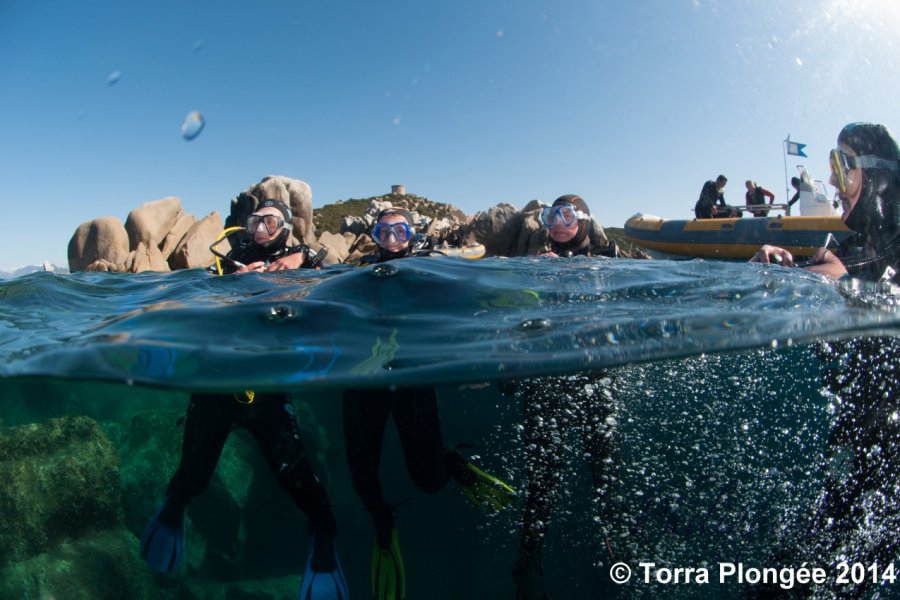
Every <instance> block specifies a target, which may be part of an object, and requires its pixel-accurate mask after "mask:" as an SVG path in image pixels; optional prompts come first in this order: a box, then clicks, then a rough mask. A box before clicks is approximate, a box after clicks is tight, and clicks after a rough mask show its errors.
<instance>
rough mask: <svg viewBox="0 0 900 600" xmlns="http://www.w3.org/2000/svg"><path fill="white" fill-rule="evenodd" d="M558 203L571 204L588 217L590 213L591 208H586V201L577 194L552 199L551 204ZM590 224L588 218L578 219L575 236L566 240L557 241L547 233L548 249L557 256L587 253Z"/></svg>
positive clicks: (588, 249)
mask: <svg viewBox="0 0 900 600" xmlns="http://www.w3.org/2000/svg"><path fill="white" fill-rule="evenodd" d="M560 204H571V205H572V206H574V207H575V210H578V211H580V212H583V213H584V214H585V215H587V216H588V217H590V215H591V209H589V208H588V205H587V202H585V201H584V199H583V198H582V197H581V196H578V195H577V194H566V195H565V196H560V197H559V198H557V199H556V200H554V201H553V206H559V205H560ZM590 226H591V219H590V218H588V219H579V220H578V231H577V232H576V233H575V237H573V238H572V239H571V240H569V241H568V242H557V241H556V240H554V239H553V238H551V237H549V235H548V238H547V239H548V240H549V241H550V249H551V250H552V251H553V252H555V253H556V254H558V255H559V256H583V255H587V254H589V253H590V249H591V240H590V238H589V236H588V228H589V227H590Z"/></svg>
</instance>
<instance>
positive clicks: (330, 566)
mask: <svg viewBox="0 0 900 600" xmlns="http://www.w3.org/2000/svg"><path fill="white" fill-rule="evenodd" d="M349 597H350V594H349V593H348V592H347V580H346V579H344V570H343V569H342V568H341V561H339V560H338V556H337V548H336V547H335V544H334V536H333V535H329V534H319V535H316V534H315V533H312V534H310V536H309V551H308V552H307V553H306V570H305V571H304V572H303V581H302V582H300V600H347V599H348V598H349Z"/></svg>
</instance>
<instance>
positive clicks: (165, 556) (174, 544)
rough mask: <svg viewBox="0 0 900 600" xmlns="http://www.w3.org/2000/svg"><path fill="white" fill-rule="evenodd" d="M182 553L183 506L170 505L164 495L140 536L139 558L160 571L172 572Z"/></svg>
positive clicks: (176, 566) (179, 561)
mask: <svg viewBox="0 0 900 600" xmlns="http://www.w3.org/2000/svg"><path fill="white" fill-rule="evenodd" d="M183 555H184V507H180V508H178V507H174V506H170V504H169V498H168V497H166V500H165V502H163V505H162V506H160V507H159V510H158V511H156V514H155V515H153V518H152V519H150V523H149V524H148V525H147V528H146V529H145V530H144V535H142V536H141V558H143V559H144V560H145V561H147V564H148V565H150V568H151V569H153V570H154V571H159V572H160V573H172V572H174V571H175V569H177V568H178V565H179V564H180V563H181V557H182V556H183Z"/></svg>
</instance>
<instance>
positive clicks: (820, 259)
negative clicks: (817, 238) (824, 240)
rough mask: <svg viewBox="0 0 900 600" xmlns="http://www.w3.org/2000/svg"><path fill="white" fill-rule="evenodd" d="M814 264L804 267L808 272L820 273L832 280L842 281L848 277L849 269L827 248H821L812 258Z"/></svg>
mask: <svg viewBox="0 0 900 600" xmlns="http://www.w3.org/2000/svg"><path fill="white" fill-rule="evenodd" d="M812 262H813V264H811V265H809V266H808V267H804V268H805V269H806V270H807V271H811V272H813V273H819V274H820V275H824V276H825V277H830V278H831V279H840V278H841V277H843V276H844V275H847V268H846V267H845V266H844V263H843V262H841V259H839V258H838V257H837V256H835V254H834V253H833V252H831V251H830V250H828V249H827V248H819V249H818V250H816V254H815V256H813V258H812Z"/></svg>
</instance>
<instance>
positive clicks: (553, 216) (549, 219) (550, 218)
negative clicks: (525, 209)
mask: <svg viewBox="0 0 900 600" xmlns="http://www.w3.org/2000/svg"><path fill="white" fill-rule="evenodd" d="M587 218H588V215H586V214H584V213H583V212H581V211H580V210H578V209H577V208H575V206H574V205H573V204H557V205H556V206H545V207H544V208H543V209H542V210H541V223H543V224H544V226H545V227H548V228H549V227H552V226H553V223H554V222H555V221H556V220H557V219H560V220H562V223H563V225H565V226H566V227H571V226H572V223H574V222H575V221H578V220H579V219H587Z"/></svg>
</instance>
